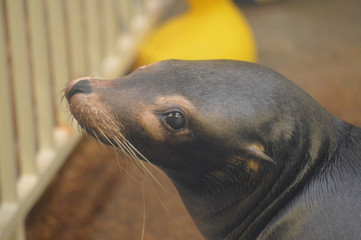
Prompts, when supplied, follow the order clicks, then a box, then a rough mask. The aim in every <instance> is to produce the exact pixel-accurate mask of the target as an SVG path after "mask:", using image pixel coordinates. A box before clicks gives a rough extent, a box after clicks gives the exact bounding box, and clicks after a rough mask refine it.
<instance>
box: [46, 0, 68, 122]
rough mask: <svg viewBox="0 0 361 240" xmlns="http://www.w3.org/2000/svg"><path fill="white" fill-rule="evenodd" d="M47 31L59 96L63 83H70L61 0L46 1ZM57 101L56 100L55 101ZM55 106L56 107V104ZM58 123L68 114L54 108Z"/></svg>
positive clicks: (64, 119) (53, 74)
mask: <svg viewBox="0 0 361 240" xmlns="http://www.w3.org/2000/svg"><path fill="white" fill-rule="evenodd" d="M46 6H47V16H48V21H49V24H48V29H49V33H50V34H49V35H50V52H51V69H52V71H53V72H52V77H53V78H54V88H55V89H54V91H55V94H59V93H60V92H61V90H63V89H64V87H65V83H67V82H68V81H70V80H71V79H70V77H69V75H70V74H69V65H68V64H67V63H68V59H67V48H66V41H65V26H64V16H63V6H62V0H46ZM56 100H58V99H56ZM56 106H58V105H57V104H56ZM56 110H57V115H58V122H59V123H60V124H66V122H67V120H68V118H69V114H68V113H65V111H64V109H59V108H56Z"/></svg>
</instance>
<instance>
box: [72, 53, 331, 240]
mask: <svg viewBox="0 0 361 240" xmlns="http://www.w3.org/2000/svg"><path fill="white" fill-rule="evenodd" d="M65 96H66V98H67V100H68V102H69V106H70V111H71V113H72V114H73V116H74V117H75V119H76V120H77V121H78V123H79V124H80V126H81V127H82V128H84V129H85V130H86V131H87V132H88V133H89V134H91V135H92V136H94V137H95V138H97V139H99V140H100V141H102V142H104V143H106V144H108V145H113V146H114V147H115V148H117V149H121V152H122V153H124V155H125V156H127V157H128V158H130V159H134V158H138V159H142V160H147V161H148V160H149V161H150V162H151V163H153V164H155V165H157V166H159V167H160V168H162V169H163V170H164V171H165V172H166V173H167V174H168V176H169V177H170V178H171V179H172V180H173V182H174V183H175V184H176V186H177V189H178V190H179V191H180V193H181V196H182V198H183V201H184V202H185V205H186V206H187V208H188V210H189V211H190V213H191V215H192V216H193V218H194V220H195V222H196V223H197V225H198V227H199V228H200V230H201V231H202V232H203V233H204V234H205V236H209V237H210V238H214V237H215V238H217V237H221V236H222V237H224V235H226V234H225V233H227V234H228V233H229V232H232V229H234V228H235V226H238V227H237V231H236V230H234V231H236V233H234V234H235V235H234V236H238V235H239V234H241V232H242V233H243V232H244V231H246V230H247V229H251V230H249V231H252V233H254V232H256V231H258V230H259V228H261V227H262V226H264V225H265V224H266V223H267V221H268V220H269V218H271V217H272V214H271V213H269V214H264V216H263V215H262V217H259V216H260V214H261V213H263V212H265V211H266V210H267V211H271V210H272V211H273V210H274V209H276V207H275V206H278V205H277V204H276V203H280V202H281V200H282V201H283V200H284V199H286V198H288V197H290V196H291V193H292V191H293V190H294V189H298V185H303V184H304V183H305V182H306V181H307V179H309V178H310V177H311V176H312V172H313V171H314V169H315V168H317V166H318V163H319V161H320V159H323V158H324V156H325V155H326V154H328V152H329V151H330V148H331V147H330V146H331V145H332V144H331V143H332V142H334V136H332V134H333V133H332V132H333V131H332V129H331V128H332V126H333V121H334V120H333V119H334V118H333V117H332V116H331V115H330V114H328V113H327V111H325V110H324V109H323V108H322V107H321V106H320V105H319V104H318V103H316V102H315V101H314V100H313V99H312V98H311V97H310V96H309V95H307V94H306V93H305V92H304V91H303V90H301V89H300V88H298V87H297V86H296V85H294V84H293V83H292V82H290V81H289V80H287V79H286V78H285V77H283V76H282V75H280V74H278V73H276V72H275V71H273V70H271V69H268V68H266V67H263V66H260V65H257V64H253V63H246V62H240V61H232V60H205V61H182V60H167V61H162V62H158V63H155V64H151V65H149V66H145V67H141V68H139V69H137V70H136V71H134V72H133V73H131V74H129V75H126V76H124V77H121V78H119V79H116V80H112V81H109V80H100V79H93V78H82V79H77V80H74V81H72V82H70V83H69V84H68V86H67V87H66V89H65ZM220 193H221V194H220ZM283 193H284V194H283ZM227 196H229V197H230V198H231V199H232V200H229V199H228V198H227ZM276 199H277V201H276ZM231 203H232V204H233V205H234V206H233V205H232V206H233V207H234V209H235V208H236V206H237V211H236V212H237V216H236V215H235V214H231V216H229V215H227V216H228V217H226V218H223V219H222V222H221V223H220V222H219V221H217V219H218V218H219V215H220V214H221V212H222V211H223V210H224V214H225V215H226V212H228V213H229V211H230V210H229V209H231V208H230V207H228V208H223V207H222V206H223V205H227V206H229V205H230V204H231ZM271 204H272V206H273V207H272V208H267V206H269V205H271ZM217 206H218V207H217ZM220 209H222V210H220ZM215 212H216V213H215ZM222 214H223V213H222ZM217 216H218V217H217ZM256 219H257V221H256ZM241 223H242V224H241ZM251 224H253V225H254V226H255V227H254V228H248V227H247V226H249V225H251ZM257 229H258V230H257ZM247 231H248V230H247ZM237 234H238V235H237ZM251 235H252V234H251ZM251 235H250V236H251Z"/></svg>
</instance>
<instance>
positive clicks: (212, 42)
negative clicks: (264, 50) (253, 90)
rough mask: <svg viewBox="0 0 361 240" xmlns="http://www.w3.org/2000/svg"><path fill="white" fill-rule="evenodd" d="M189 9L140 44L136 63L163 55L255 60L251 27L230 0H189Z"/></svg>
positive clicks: (160, 57) (184, 57)
mask: <svg viewBox="0 0 361 240" xmlns="http://www.w3.org/2000/svg"><path fill="white" fill-rule="evenodd" d="M188 3H189V8H190V9H189V10H188V11H187V12H186V13H184V14H182V15H180V16H178V17H175V18H173V19H171V20H169V21H167V22H166V23H165V24H164V25H162V26H161V27H160V28H159V29H158V30H157V31H156V32H155V33H154V34H153V35H152V36H151V37H150V39H149V40H148V41H147V42H146V43H145V44H144V45H143V46H141V47H140V55H139V58H138V60H137V62H136V66H141V65H144V64H150V63H152V62H157V61H160V60H164V59H187V60H196V59H235V60H244V61H251V62H255V61H256V59H257V57H256V47H255V43H254V40H253V36H252V33H251V30H250V27H249V25H248V23H247V21H246V19H245V17H244V16H243V15H242V13H241V11H240V10H239V8H237V6H235V5H234V3H233V2H232V1H231V0H188Z"/></svg>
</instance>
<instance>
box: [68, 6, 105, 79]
mask: <svg viewBox="0 0 361 240" xmlns="http://www.w3.org/2000/svg"><path fill="white" fill-rule="evenodd" d="M105 2H108V1H105ZM66 6H67V8H66V9H67V14H68V21H67V22H68V30H69V35H68V37H69V40H70V56H71V63H72V76H71V77H72V78H78V77H82V76H83V75H84V74H85V71H86V64H85V47H84V34H83V30H84V29H83V27H82V11H81V6H80V1H74V0H67V1H66Z"/></svg>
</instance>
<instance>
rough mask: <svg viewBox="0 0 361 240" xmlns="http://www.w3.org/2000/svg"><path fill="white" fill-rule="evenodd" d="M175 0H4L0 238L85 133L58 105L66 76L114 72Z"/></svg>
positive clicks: (17, 233)
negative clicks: (82, 133) (166, 7)
mask: <svg viewBox="0 0 361 240" xmlns="http://www.w3.org/2000/svg"><path fill="white" fill-rule="evenodd" d="M171 1H172V0H163V1H162V0H104V1H103V0H27V1H26V0H0V239H1V240H7V239H17V240H22V239H26V236H25V231H24V219H25V217H26V215H27V213H28V212H29V210H30V209H31V207H32V206H33V205H34V203H35V202H36V201H37V199H38V198H39V196H40V195H41V194H42V192H43V191H44V189H45V188H46V186H47V185H48V183H49V181H50V180H51V178H52V177H53V176H54V175H55V173H56V172H57V171H58V169H59V168H60V166H61V165H62V164H63V162H64V161H65V159H66V158H67V156H68V155H69V153H70V152H71V151H72V148H73V147H74V146H75V144H76V143H77V142H78V140H79V139H80V137H81V134H80V133H78V132H77V131H73V130H72V128H71V126H70V125H69V121H68V118H69V116H68V113H67V111H65V110H64V109H61V107H59V102H60V100H59V99H60V96H61V90H62V89H63V88H64V86H65V84H66V82H68V81H69V80H71V79H74V78H77V77H81V76H83V75H93V76H99V77H105V78H114V77H117V76H119V75H121V74H123V73H125V71H127V70H128V69H129V67H130V65H131V63H132V62H133V60H134V58H135V53H136V49H137V46H138V44H139V43H140V41H141V40H142V38H143V37H144V36H145V34H146V33H147V32H148V31H149V30H150V29H151V27H152V26H153V25H154V23H155V20H156V18H157V17H158V16H160V12H161V10H162V9H164V8H165V6H167V5H168V4H169V3H170V2H171Z"/></svg>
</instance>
